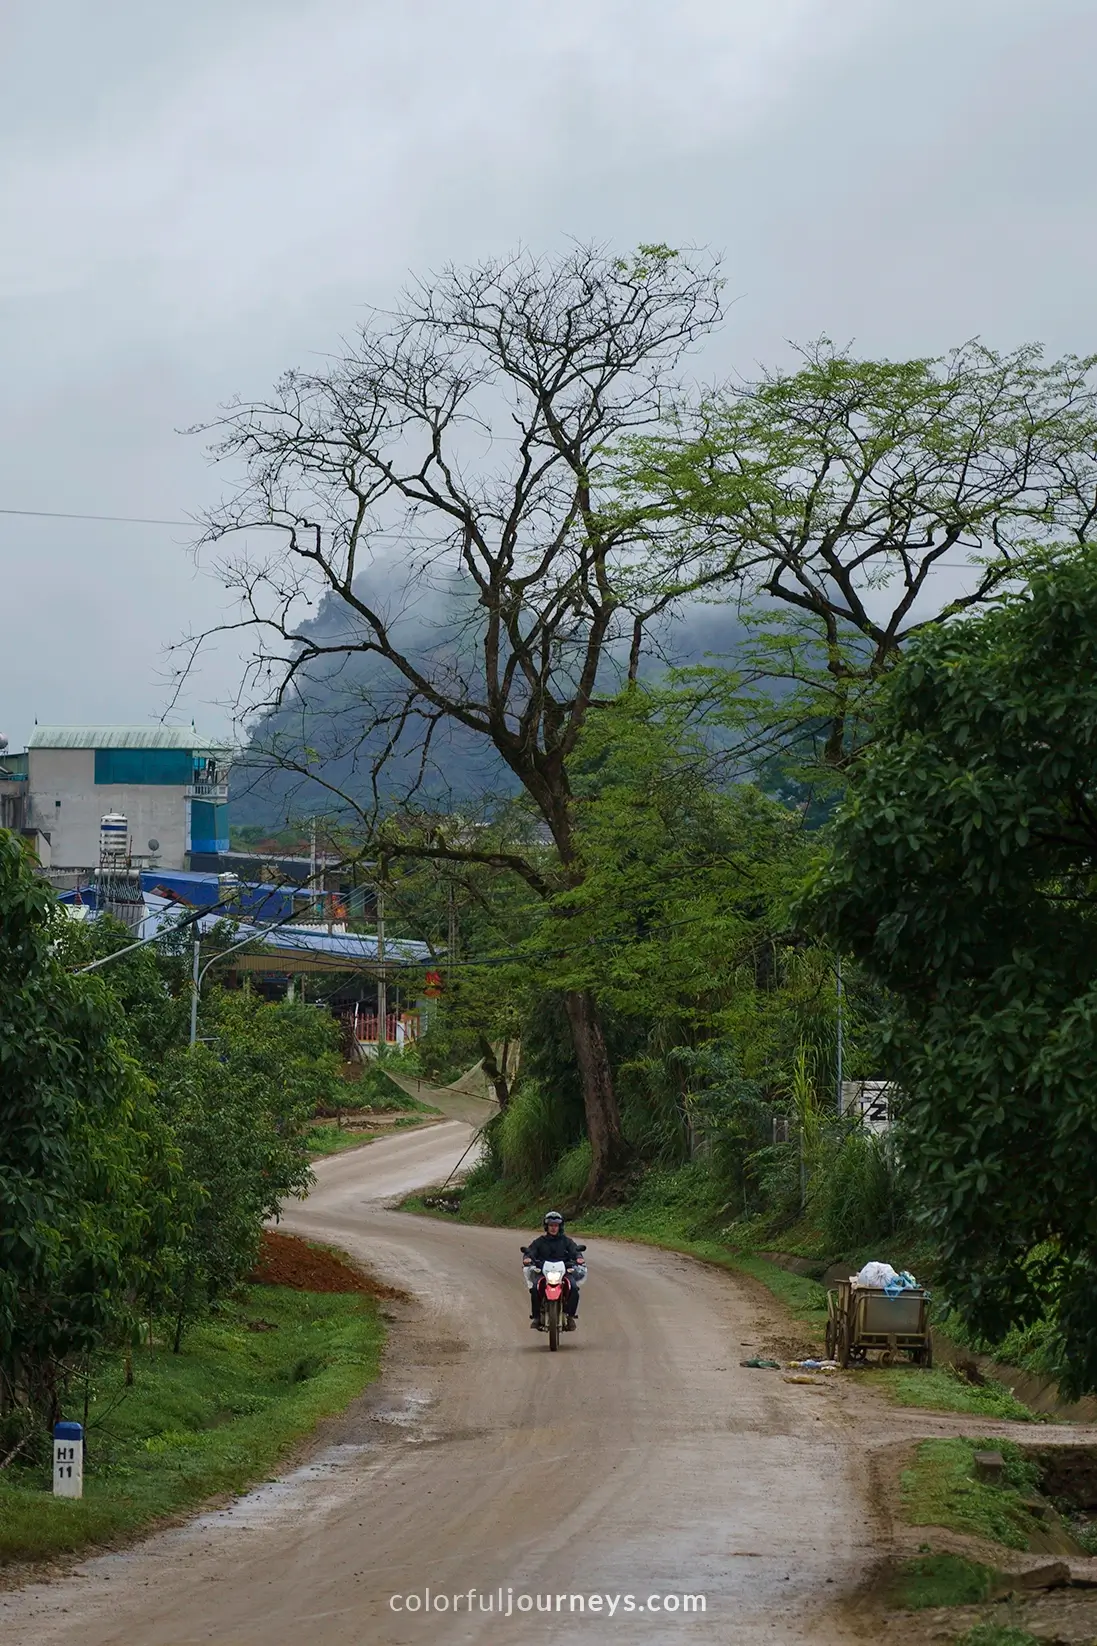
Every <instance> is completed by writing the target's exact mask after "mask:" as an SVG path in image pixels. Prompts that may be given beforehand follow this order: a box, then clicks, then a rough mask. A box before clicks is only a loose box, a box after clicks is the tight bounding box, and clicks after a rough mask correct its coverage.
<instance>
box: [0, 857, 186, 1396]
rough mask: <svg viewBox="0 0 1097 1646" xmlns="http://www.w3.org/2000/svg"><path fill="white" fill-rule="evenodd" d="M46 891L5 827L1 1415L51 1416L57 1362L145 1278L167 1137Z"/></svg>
mask: <svg viewBox="0 0 1097 1646" xmlns="http://www.w3.org/2000/svg"><path fill="white" fill-rule="evenodd" d="M62 918H63V917H62V916H60V915H59V913H58V912H57V908H56V904H55V903H54V900H53V897H52V894H51V893H50V891H49V890H48V888H47V887H46V886H44V885H43V883H42V882H41V881H40V880H39V879H38V878H37V877H36V876H35V874H34V873H33V871H32V868H31V865H30V863H29V861H28V859H27V858H26V857H25V856H24V853H23V850H22V847H21V843H20V842H19V840H18V839H17V837H15V836H14V835H12V834H10V833H8V832H7V831H5V830H0V1207H2V1211H3V1216H2V1219H0V1414H2V1413H3V1412H4V1411H6V1410H7V1409H8V1408H9V1407H10V1406H11V1405H13V1404H17V1403H22V1402H30V1403H31V1404H32V1405H33V1406H35V1407H36V1408H37V1409H39V1410H41V1411H42V1412H43V1413H44V1414H45V1415H46V1416H47V1417H48V1416H49V1415H50V1414H51V1413H52V1412H54V1411H55V1410H56V1406H57V1400H58V1389H59V1384H60V1381H61V1380H62V1378H63V1376H64V1370H65V1366H66V1364H67V1363H68V1362H69V1361H71V1360H72V1359H73V1358H75V1357H77V1356H80V1355H83V1354H86V1353H88V1352H89V1351H90V1350H91V1349H93V1348H94V1347H95V1346H96V1345H97V1344H98V1342H99V1341H100V1340H101V1338H102V1337H103V1335H104V1334H107V1333H111V1332H114V1333H121V1332H123V1331H124V1330H125V1329H126V1327H127V1325H128V1323H129V1322H130V1321H131V1320H132V1318H133V1315H134V1311H135V1307H136V1303H137V1299H138V1295H139V1293H140V1292H141V1290H142V1289H143V1288H144V1287H146V1286H147V1285H149V1284H150V1282H151V1279H152V1277H153V1275H154V1273H155V1270H156V1267H157V1262H158V1252H157V1248H158V1244H159V1242H160V1240H161V1239H162V1238H163V1236H164V1233H165V1230H166V1224H167V1221H168V1204H169V1201H170V1196H171V1192H172V1187H173V1183H174V1180H175V1176H176V1170H177V1166H176V1161H175V1157H174V1152H173V1149H172V1145H171V1140H170V1137H169V1136H168V1134H167V1133H166V1131H165V1129H164V1128H163V1126H162V1125H161V1124H160V1122H159V1120H158V1116H157V1114H156V1111H155V1109H154V1108H153V1106H152V1104H151V1102H150V1094H149V1089H148V1085H147V1082H146V1081H145V1079H144V1078H143V1076H142V1074H141V1071H140V1068H139V1067H138V1065H137V1064H136V1062H135V1061H134V1060H133V1059H132V1058H131V1057H130V1056H129V1055H128V1054H127V1051H126V1049H125V1044H124V1041H123V1038H122V1017H121V1013H120V1012H119V1010H118V1008H117V1006H116V1005H115V1003H114V1002H113V1001H112V999H111V997H110V996H109V994H108V993H107V991H106V989H105V988H104V986H103V984H102V983H101V982H99V981H98V980H97V979H95V978H87V977H76V976H72V975H71V974H69V973H67V972H66V971H65V970H64V968H63V966H62V964H61V962H60V959H59V958H58V957H57V955H56V954H55V953H54V952H53V949H54V943H55V940H56V939H57V938H58V937H59V936H60V932H61V928H60V924H59V922H60V921H61V919H62Z"/></svg>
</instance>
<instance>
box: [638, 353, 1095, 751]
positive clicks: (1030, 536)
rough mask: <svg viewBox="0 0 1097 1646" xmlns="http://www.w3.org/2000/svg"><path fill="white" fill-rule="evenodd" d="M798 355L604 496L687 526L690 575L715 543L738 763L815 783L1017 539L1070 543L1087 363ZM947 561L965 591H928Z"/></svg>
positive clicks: (1089, 374)
mask: <svg viewBox="0 0 1097 1646" xmlns="http://www.w3.org/2000/svg"><path fill="white" fill-rule="evenodd" d="M800 352H801V360H800V363H799V364H798V365H797V366H796V367H795V368H794V369H792V370H780V371H774V372H767V373H765V374H764V375H763V376H762V377H761V378H760V379H759V380H757V381H755V382H747V383H741V384H735V385H732V386H731V387H730V388H728V389H725V390H723V391H721V392H719V393H717V394H716V395H713V396H711V397H709V398H708V399H707V400H705V401H703V402H702V403H701V405H700V406H699V407H697V408H696V410H692V409H691V410H688V411H684V412H683V413H682V414H681V416H680V420H679V427H678V428H677V429H676V430H675V431H673V432H672V433H670V434H661V435H658V436H656V437H654V438H644V439H641V440H638V441H633V442H632V443H631V446H630V451H629V456H630V457H631V465H626V469H625V473H624V474H623V477H622V488H623V493H624V498H625V501H626V504H627V506H628V507H632V508H636V507H638V506H641V505H643V504H646V506H647V507H648V508H650V509H652V510H653V511H655V512H656V513H658V514H660V515H661V516H669V517H671V518H674V519H675V520H676V521H677V522H678V524H679V530H680V532H681V533H682V535H683V536H686V537H688V536H689V535H690V530H691V528H692V533H693V540H694V541H695V542H696V544H697V551H698V553H699V554H701V555H703V556H704V557H705V562H706V564H707V565H709V566H712V565H713V562H714V560H715V559H716V557H717V556H718V555H719V553H720V551H721V546H722V551H723V556H724V564H725V568H726V577H727V584H728V586H732V587H734V586H736V585H737V586H738V590H739V592H740V596H741V598H740V611H742V610H743V609H744V608H745V615H746V620H747V623H748V627H749V628H750V630H751V632H752V634H753V640H752V641H749V642H748V644H747V645H746V646H745V647H744V648H742V653H741V656H740V658H739V659H738V673H737V675H736V677H734V678H733V679H732V680H731V681H729V682H728V686H729V696H730V698H731V702H730V704H729V713H728V719H729V720H730V721H731V722H732V723H733V724H734V725H735V726H737V727H738V728H739V729H740V730H741V732H742V737H743V745H744V750H745V752H756V751H757V750H758V748H759V747H760V746H761V747H763V748H765V747H768V746H771V743H772V741H776V742H777V744H778V745H779V746H781V747H784V748H789V747H791V748H793V749H795V750H796V752H797V753H798V754H799V755H800V757H801V759H802V761H803V764H804V766H805V767H806V768H807V769H808V771H809V772H811V771H812V768H813V767H814V771H813V772H812V775H813V776H814V777H815V778H818V777H819V776H820V775H821V774H820V767H821V766H822V767H824V768H825V767H828V766H829V767H830V768H831V770H833V769H834V768H836V767H843V766H844V765H845V764H846V763H847V761H848V760H849V758H850V756H851V754H852V753H853V752H854V751H855V750H856V749H857V748H859V747H860V746H861V745H862V744H863V742H864V740H865V738H866V736H870V735H871V734H872V722H873V718H874V714H875V708H874V704H875V697H876V690H877V687H878V683H879V681H880V680H881V679H882V678H883V677H884V676H886V674H887V673H888V671H889V670H890V669H891V668H892V667H893V666H894V664H895V662H896V661H897V660H898V657H899V655H900V653H901V651H902V650H903V649H904V647H905V646H906V644H907V643H908V641H909V640H910V638H911V637H912V636H913V635H915V634H916V633H918V632H919V630H922V629H924V628H925V626H926V625H927V624H928V623H931V622H934V621H944V620H946V619H949V618H951V617H954V616H956V615H958V614H959V613H961V612H962V611H963V610H965V609H967V608H968V607H969V606H970V605H972V604H973V603H978V602H980V601H986V600H987V598H988V597H990V596H991V595H993V594H994V593H995V591H997V590H1000V589H1001V588H1002V587H1003V586H1004V585H1005V584H1006V583H1007V582H1008V580H1009V579H1010V577H1012V576H1015V575H1016V570H1017V566H1018V563H1019V562H1023V561H1024V559H1025V557H1026V556H1027V555H1028V554H1029V552H1030V550H1031V546H1032V544H1033V543H1034V542H1038V541H1043V542H1046V541H1047V540H1048V538H1049V536H1051V535H1053V534H1055V533H1056V532H1059V533H1061V534H1062V535H1063V536H1064V537H1065V536H1069V535H1071V534H1073V533H1075V532H1078V533H1079V534H1080V535H1083V534H1084V533H1085V532H1086V531H1087V530H1088V526H1089V521H1090V519H1091V502H1092V489H1093V482H1094V460H1093V451H1094V446H1095V439H1097V404H1095V401H1097V393H1095V389H1094V384H1093V376H1094V365H1095V361H1094V359H1093V358H1089V359H1077V358H1075V357H1073V356H1067V357H1066V358H1064V359H1062V360H1058V361H1053V362H1051V363H1050V364H1047V363H1045V362H1044V361H1043V359H1042V357H1041V351H1040V349H1039V348H1038V347H1035V346H1032V345H1030V346H1027V347H1023V348H1020V349H1016V350H1014V351H1013V352H1012V353H1008V354H997V353H995V352H994V351H993V350H992V349H989V348H987V347H986V346H985V345H983V344H981V343H977V342H976V343H968V344H965V345H963V346H962V347H961V348H958V349H955V350H953V351H952V352H951V353H949V354H947V355H945V356H943V357H940V358H937V359H917V360H900V361H891V360H859V359H856V358H854V357H853V356H852V355H851V354H850V353H849V352H848V351H846V350H843V349H841V348H838V347H836V346H835V345H834V344H833V343H832V342H831V341H830V339H828V338H825V337H824V338H820V339H819V340H818V341H817V342H816V343H814V344H812V345H810V346H809V347H807V348H805V349H802V350H801V351H800ZM960 545H963V548H962V551H961V549H960V547H959V546H960ZM961 553H962V555H963V557H965V558H970V559H971V560H972V561H973V563H975V564H978V565H979V567H980V571H979V573H978V576H977V578H976V580H975V583H974V586H973V588H972V589H971V590H969V591H967V592H965V593H963V594H958V593H957V592H956V590H957V586H956V584H955V582H953V581H951V580H950V581H948V582H947V583H946V582H943V581H942V583H941V586H940V589H939V591H938V588H937V587H936V580H935V577H934V573H935V572H936V570H937V567H938V564H939V562H941V561H942V560H945V559H949V558H958V557H960V555H961ZM965 588H966V586H965ZM759 590H764V593H765V597H766V598H765V599H764V601H763V600H759V599H758V598H757V591H759ZM870 591H871V592H870ZM713 686H714V681H713V677H712V671H707V672H706V675H705V677H704V678H703V680H702V689H703V690H704V691H705V692H706V693H709V694H710V695H711V693H712V691H713ZM805 744H807V745H808V747H807V748H806V749H805V748H804V745H805Z"/></svg>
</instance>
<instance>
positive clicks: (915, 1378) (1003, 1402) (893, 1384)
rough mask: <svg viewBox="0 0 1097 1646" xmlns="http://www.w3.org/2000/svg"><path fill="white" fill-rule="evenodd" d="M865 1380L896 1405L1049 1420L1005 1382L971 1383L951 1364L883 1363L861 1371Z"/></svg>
mask: <svg viewBox="0 0 1097 1646" xmlns="http://www.w3.org/2000/svg"><path fill="white" fill-rule="evenodd" d="M860 1376H861V1377H862V1379H863V1380H864V1381H865V1382H866V1383H870V1384H872V1385H873V1386H874V1387H875V1388H878V1389H882V1390H883V1391H884V1393H885V1394H886V1395H887V1396H888V1397H889V1399H891V1400H894V1402H895V1404H896V1405H897V1406H917V1407H920V1408H921V1409H922V1410H924V1411H931V1412H966V1413H970V1414H971V1415H972V1416H974V1417H997V1418H1003V1419H1005V1420H1006V1421H1007V1422H1013V1423H1044V1422H1048V1421H1050V1420H1049V1419H1047V1418H1045V1417H1042V1416H1041V1415H1040V1414H1039V1413H1037V1412H1033V1411H1030V1410H1029V1408H1028V1407H1027V1406H1025V1405H1024V1404H1023V1403H1022V1402H1021V1401H1020V1400H1018V1399H1017V1396H1016V1395H1015V1394H1014V1393H1013V1391H1012V1390H1011V1389H1007V1388H1006V1386H1005V1384H1004V1383H996V1382H995V1381H994V1380H993V1378H987V1379H986V1381H985V1382H984V1383H969V1382H968V1380H967V1378H965V1377H962V1376H961V1375H960V1373H959V1372H954V1371H953V1370H952V1369H951V1367H948V1366H940V1367H934V1368H933V1369H932V1371H925V1370H923V1369H922V1368H920V1367H914V1366H912V1367H910V1368H905V1367H901V1366H892V1367H881V1368H880V1369H879V1370H871V1371H866V1372H862V1373H861V1374H860Z"/></svg>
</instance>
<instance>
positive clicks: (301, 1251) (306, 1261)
mask: <svg viewBox="0 0 1097 1646" xmlns="http://www.w3.org/2000/svg"><path fill="white" fill-rule="evenodd" d="M248 1279H249V1280H250V1281H251V1283H252V1285H253V1286H289V1287H291V1288H292V1289H293V1290H294V1291H295V1292H364V1293H365V1295H366V1296H367V1297H377V1298H394V1297H399V1296H400V1293H399V1292H397V1291H394V1290H393V1288H392V1287H391V1286H385V1285H382V1283H381V1282H380V1281H379V1280H371V1278H370V1277H369V1275H367V1274H363V1273H362V1271H361V1269H355V1268H352V1267H351V1265H350V1264H349V1263H347V1262H345V1261H344V1260H343V1259H342V1258H341V1257H337V1256H336V1254H335V1253H334V1252H328V1251H324V1250H323V1248H322V1247H317V1246H310V1245H309V1244H308V1243H307V1242H306V1241H304V1240H299V1239H298V1238H297V1236H296V1235H285V1234H276V1233H275V1231H274V1230H273V1229H264V1230H263V1241H262V1245H261V1246H260V1248H259V1259H258V1262H257V1263H256V1265H255V1268H254V1269H253V1270H252V1272H251V1274H250V1275H249V1276H248Z"/></svg>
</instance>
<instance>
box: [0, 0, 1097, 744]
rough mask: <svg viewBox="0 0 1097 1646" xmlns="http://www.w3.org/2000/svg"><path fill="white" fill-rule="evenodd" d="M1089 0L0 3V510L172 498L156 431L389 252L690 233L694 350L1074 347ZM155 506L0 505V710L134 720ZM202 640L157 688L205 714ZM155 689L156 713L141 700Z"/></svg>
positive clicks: (156, 561)
mask: <svg viewBox="0 0 1097 1646" xmlns="http://www.w3.org/2000/svg"><path fill="white" fill-rule="evenodd" d="M1095 58H1097V6H1094V4H1093V0H949V3H947V4H946V3H937V0H921V3H920V4H918V5H911V4H902V3H901V0H673V3H668V0H553V3H552V4H535V3H533V0H519V3H517V4H515V0H462V3H461V4H454V3H453V0H401V4H399V5H394V4H392V3H391V0H387V3H381V0H189V3H188V4H187V5H186V6H174V7H168V6H152V5H149V4H147V0H145V3H139V0H96V4H95V5H88V4H87V0H41V3H40V4H38V5H36V6H30V5H27V4H24V5H22V6H10V7H8V8H7V17H6V20H4V21H2V22H0V509H33V510H54V511H71V512H76V513H91V514H96V513H98V514H119V515H149V516H157V517H165V518H167V519H170V520H176V519H184V518H185V517H186V516H187V515H188V514H189V513H191V512H193V511H197V510H200V509H201V508H202V507H203V505H205V504H207V503H208V502H210V501H211V500H212V498H213V497H215V496H216V495H218V492H219V489H220V486H221V483H222V482H221V479H220V477H219V476H218V474H217V473H216V472H215V471H213V470H211V469H210V467H209V466H208V464H207V463H206V461H205V458H204V456H203V452H202V446H201V442H200V441H198V440H196V439H194V438H188V437H185V436H181V435H179V434H177V433H176V432H175V431H176V430H178V429H180V428H183V427H185V426H187V425H189V424H192V423H194V422H196V421H199V420H201V419H203V418H205V417H208V416H209V415H210V414H211V413H213V412H214V411H215V409H216V407H217V405H218V403H219V402H221V401H223V400H225V399H226V398H227V397H229V396H230V395H232V394H233V393H236V392H240V393H242V394H244V395H251V394H253V393H258V392H260V391H262V390H263V389H265V388H266V387H267V386H268V384H269V382H270V381H271V379H272V378H273V377H274V376H275V375H276V374H277V373H278V372H279V371H280V370H281V369H282V368H283V367H285V366H287V365H291V364H295V363H308V362H309V360H310V359H311V358H312V357H314V356H316V355H317V354H320V353H323V352H325V351H327V350H330V349H331V348H332V347H333V346H334V345H335V344H336V342H337V340H338V337H339V334H340V333H341V332H343V331H346V330H348V329H349V328H350V327H352V326H353V324H354V322H355V319H356V316H357V313H358V311H359V309H360V307H361V305H363V304H365V303H367V302H368V303H380V304H384V303H385V302H387V301H389V300H390V299H391V298H392V297H393V295H394V293H395V291H396V289H397V288H398V287H399V285H400V284H401V283H402V281H403V280H404V278H405V277H406V275H407V274H408V272H409V271H415V272H422V271H428V270H429V269H430V268H431V267H432V266H437V265H438V264H440V263H441V262H443V261H445V260H449V259H454V260H457V261H465V260H473V259H476V258H478V257H480V256H481V255H483V254H485V253H491V252H497V251H501V250H504V249H506V248H508V247H511V246H513V245H515V244H516V243H518V242H524V243H525V244H527V245H529V246H530V247H531V248H534V249H537V250H540V249H551V248H553V247H556V246H559V245H560V243H561V241H562V239H563V237H564V236H566V235H574V236H578V237H581V238H586V237H596V238H598V239H608V240H610V241H612V242H614V243H615V244H617V245H619V246H620V247H622V248H625V247H628V246H631V245H633V244H635V243H636V242H638V241H653V240H660V241H667V242H670V243H672V244H684V243H687V242H689V243H695V244H707V245H710V246H713V247H715V248H718V249H720V250H721V251H723V252H724V253H725V255H726V259H727V273H728V276H729V282H730V290H731V291H732V293H733V294H734V295H735V296H736V298H737V301H736V303H735V304H734V306H733V308H732V310H731V314H730V318H729V321H728V324H727V326H726V328H725V329H724V331H723V333H722V334H721V336H720V337H719V339H718V340H716V342H715V343H714V344H713V345H712V347H711V349H710V352H709V354H708V356H707V357H706V358H705V359H704V360H703V361H701V362H700V363H699V365H698V369H699V370H700V371H701V372H702V373H703V374H704V375H706V376H711V375H716V374H722V373H724V372H727V371H730V370H733V369H735V370H739V371H743V372H748V373H749V372H750V371H751V370H752V368H753V366H754V364H755V363H756V362H758V361H774V360H776V359H779V358H780V357H781V355H782V352H783V350H784V347H785V341H784V340H785V339H787V338H801V339H803V338H810V337H813V336H816V335H817V334H818V333H820V332H822V331H826V332H828V333H829V334H830V335H832V336H833V337H835V338H837V339H839V340H842V341H846V340H849V339H855V340H856V342H857V345H858V346H859V348H861V349H863V350H865V351H875V352H880V353H887V354H891V355H902V354H905V353H910V354H912V353H924V352H937V351H940V350H942V349H944V348H946V347H947V346H948V345H950V344H952V343H956V342H959V341H961V340H963V339H965V338H967V337H970V336H972V335H974V334H977V333H978V334H981V335H982V336H984V337H985V338H986V339H987V340H988V341H989V342H991V343H993V344H995V345H997V346H1002V347H1008V346H1010V345H1013V344H1016V343H1019V342H1021V341H1025V340H1028V339H1031V338H1039V339H1042V340H1044V341H1045V342H1046V343H1047V344H1048V346H1049V348H1051V349H1052V350H1055V351H1063V350H1067V349H1073V350H1078V351H1086V350H1089V349H1091V348H1094V347H1095V345H1097V317H1095V315H1094V312H1093V308H1094V305H1093V265H1094V252H1095V239H1097V214H1095V205H1097V165H1095V163H1094V162H1095V158H1097V155H1095V149H1097V143H1095V137H1097V107H1095V105H1094V100H1093V97H1092V84H1091V80H1092V65H1093V62H1094V60H1095ZM187 542H188V532H187V530H186V529H181V528H180V529H176V528H172V527H171V526H167V527H161V526H140V525H122V524H118V525H105V524H95V523H92V522H88V521H76V520H71V521H65V520H49V519H30V518H19V517H17V516H12V515H5V514H0V574H2V583H0V586H2V591H3V604H2V616H3V622H2V627H0V728H2V729H3V730H4V731H6V732H8V733H9V734H10V736H11V740H12V747H13V748H15V747H20V746H22V742H23V739H25V737H26V736H27V735H28V733H29V731H30V729H31V727H32V725H33V722H34V721H35V719H37V720H39V721H41V722H43V723H45V722H70V723H72V722H88V721H93V720H101V721H105V722H115V723H118V722H124V721H134V722H144V721H148V720H150V719H156V718H157V717H158V716H159V715H160V714H161V713H162V711H163V708H164V704H165V701H166V697H167V686H166V683H165V672H166V663H165V659H164V656H163V648H164V647H165V646H166V645H167V644H168V643H169V642H170V641H171V640H173V639H175V638H177V637H178V636H179V635H180V634H181V633H182V632H183V631H184V630H186V629H187V628H189V627H192V626H195V625H198V624H201V623H202V622H204V621H206V620H208V619H209V618H210V617H211V615H212V614H214V613H215V612H216V610H217V609H218V604H219V600H220V598H221V597H220V592H219V589H218V587H217V585H216V583H215V582H214V581H213V579H212V578H211V577H210V576H209V575H208V574H207V573H204V572H203V571H201V570H196V569H195V567H194V564H193V562H192V560H191V558H190V557H189V555H188V553H187V550H186V544H187ZM236 672H237V665H236V662H235V659H234V657H233V656H232V654H231V653H230V652H228V651H225V652H223V653H221V654H219V655H217V656H215V657H213V658H211V659H210V660H209V661H208V662H207V664H206V666H205V668H204V670H203V672H202V673H201V674H200V676H199V677H198V678H197V680H196V681H195V684H194V687H193V689H192V690H191V692H190V695H189V696H188V697H187V699H186V701H185V710H186V718H190V717H191V715H193V717H194V718H195V719H196V721H197V722H198V724H199V725H200V726H202V727H209V728H210V730H212V731H220V730H223V729H224V728H225V726H226V724H227V721H226V714H225V711H224V709H223V708H222V707H220V706H219V705H221V704H223V703H224V702H225V701H226V700H227V699H228V698H229V697H230V696H231V692H232V688H233V685H234V683H235V674H236ZM174 718H179V716H176V717H174Z"/></svg>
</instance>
